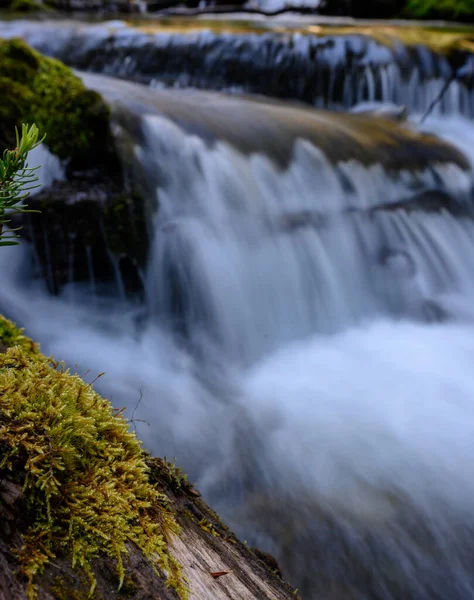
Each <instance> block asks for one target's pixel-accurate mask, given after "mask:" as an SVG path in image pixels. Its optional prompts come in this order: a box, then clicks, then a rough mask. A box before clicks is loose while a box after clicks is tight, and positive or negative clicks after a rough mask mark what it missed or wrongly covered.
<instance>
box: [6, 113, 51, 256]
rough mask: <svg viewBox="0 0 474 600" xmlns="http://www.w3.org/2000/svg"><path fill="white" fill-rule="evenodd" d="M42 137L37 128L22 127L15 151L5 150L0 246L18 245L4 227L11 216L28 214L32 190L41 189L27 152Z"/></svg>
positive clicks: (15, 239)
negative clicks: (28, 201) (26, 202)
mask: <svg viewBox="0 0 474 600" xmlns="http://www.w3.org/2000/svg"><path fill="white" fill-rule="evenodd" d="M43 139H44V137H43V138H41V139H40V138H39V130H38V128H37V127H36V125H31V126H29V125H26V124H24V123H23V124H22V126H21V136H20V135H19V134H18V130H16V148H15V149H14V150H5V152H4V153H3V157H2V158H1V159H0V246H13V245H15V244H17V243H18V242H17V238H18V236H17V235H16V234H15V233H14V232H8V233H7V234H4V233H3V227H4V225H6V224H7V223H8V222H9V218H8V216H9V215H11V214H15V213H24V212H28V211H27V207H26V206H25V205H24V204H23V202H24V200H25V199H26V198H27V197H28V195H29V191H30V190H31V189H33V188H35V187H38V186H37V185H35V184H36V182H37V181H38V176H37V174H36V171H37V170H38V168H39V167H33V168H30V167H28V163H27V159H28V153H29V152H31V150H33V149H34V148H36V147H37V146H39V144H41V142H42V141H43Z"/></svg>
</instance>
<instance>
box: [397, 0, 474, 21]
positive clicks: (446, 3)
mask: <svg viewBox="0 0 474 600" xmlns="http://www.w3.org/2000/svg"><path fill="white" fill-rule="evenodd" d="M403 16H404V17H407V18H409V19H454V20H456V19H466V18H473V17H474V0H408V2H407V4H406V7H405V8H404V10H403Z"/></svg>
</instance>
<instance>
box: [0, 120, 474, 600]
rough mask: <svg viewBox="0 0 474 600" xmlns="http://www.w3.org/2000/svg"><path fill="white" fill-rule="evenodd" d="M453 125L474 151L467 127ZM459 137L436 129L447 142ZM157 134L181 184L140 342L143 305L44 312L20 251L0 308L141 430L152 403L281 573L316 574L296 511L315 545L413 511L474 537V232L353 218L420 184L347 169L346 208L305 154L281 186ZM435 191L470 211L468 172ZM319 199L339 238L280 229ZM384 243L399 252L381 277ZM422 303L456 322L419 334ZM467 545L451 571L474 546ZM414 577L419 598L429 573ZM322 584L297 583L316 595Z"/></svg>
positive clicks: (158, 255)
mask: <svg viewBox="0 0 474 600" xmlns="http://www.w3.org/2000/svg"><path fill="white" fill-rule="evenodd" d="M457 123H459V122H458V121H457ZM458 126H459V130H460V131H462V134H463V137H462V138H461V137H459V136H458V135H457V134H456V136H455V138H456V140H458V137H459V143H460V145H461V146H462V147H463V148H464V149H469V146H468V144H467V142H466V140H469V139H470V140H472V139H474V130H473V128H472V126H471V125H468V124H467V122H464V123H462V126H461V125H458ZM452 127H453V122H452V121H446V122H442V121H432V122H431V125H430V124H427V128H433V129H436V130H437V131H439V132H443V131H445V129H446V128H447V129H448V130H449V131H450V132H451V133H448V136H449V135H451V136H453V135H454V134H453V133H452V132H453V131H454V130H453V128H452ZM146 133H147V137H148V145H147V150H145V149H144V148H141V149H139V151H140V152H148V153H151V155H152V156H155V157H159V161H157V164H158V165H159V168H160V169H161V170H162V171H163V172H165V173H167V174H168V178H167V180H166V184H163V185H162V187H161V188H160V190H159V201H160V203H161V211H160V215H159V218H158V220H157V224H156V229H157V239H156V243H155V245H154V247H153V249H152V252H151V255H150V264H149V267H148V288H147V291H148V298H149V308H150V312H151V313H152V315H153V318H152V319H150V320H149V321H147V323H146V326H145V327H144V328H141V329H140V328H137V326H136V325H135V317H136V316H137V310H138V309H137V308H136V307H132V306H130V307H128V308H127V307H125V308H124V306H123V304H115V303H114V302H113V301H106V300H104V301H103V304H104V306H103V307H102V309H101V308H100V303H99V305H98V306H97V305H95V306H96V307H95V308H91V304H88V302H87V301H86V300H84V301H83V302H82V305H81V306H77V305H71V304H70V303H67V302H66V301H64V300H63V299H61V298H56V299H53V298H50V297H48V296H47V295H46V294H45V293H44V292H43V291H42V290H41V288H40V286H39V285H38V284H32V283H31V282H30V281H29V280H28V274H27V272H26V271H25V269H26V266H25V265H26V264H27V255H28V248H27V247H26V245H24V246H23V248H22V249H18V248H12V249H4V250H3V251H2V252H1V253H0V261H1V262H0V272H1V273H2V276H3V282H4V284H3V285H2V288H1V290H0V307H1V310H2V311H4V312H6V313H7V314H9V315H11V316H12V317H14V318H16V319H17V320H18V321H19V322H21V324H22V325H24V326H25V327H26V328H27V333H29V334H30V335H31V336H32V337H34V338H36V339H39V340H40V341H41V342H42V343H43V349H44V351H45V352H47V353H51V354H54V355H55V356H56V357H57V358H62V359H64V360H66V361H67V362H68V363H69V364H70V365H77V368H78V370H79V372H86V370H87V369H91V373H90V375H88V377H90V379H94V377H95V375H96V374H98V373H99V372H102V371H105V373H106V375H105V376H104V377H102V378H101V379H100V380H99V382H98V384H97V387H98V388H99V389H100V391H101V392H102V393H104V394H105V395H106V396H107V397H109V398H110V399H111V400H112V402H113V404H114V405H115V406H124V405H126V406H127V407H128V414H129V415H131V413H132V410H133V408H134V407H135V405H136V404H137V402H138V400H139V398H140V395H142V396H143V397H142V400H141V402H140V404H139V406H138V407H137V409H136V411H135V413H134V417H135V418H137V419H144V420H147V421H149V423H150V425H146V424H144V423H137V424H136V425H137V427H138V429H139V432H140V435H141V437H142V438H143V439H144V441H145V444H146V445H147V446H148V447H149V448H150V449H151V450H152V451H154V452H156V453H158V454H166V455H167V456H168V457H172V456H176V457H177V459H178V462H179V464H181V465H183V466H184V468H185V470H188V471H189V472H190V473H191V477H192V479H193V480H197V481H198V483H199V485H200V487H201V489H202V490H203V491H204V493H205V494H206V495H207V497H208V498H209V499H210V500H211V501H215V503H216V504H217V506H218V507H219V509H220V510H221V511H222V512H223V515H224V516H225V517H226V518H227V519H229V520H230V522H231V524H234V525H235V526H236V527H238V529H239V531H240V532H241V533H243V534H244V535H245V537H247V538H249V539H252V538H251V536H253V538H254V539H260V540H262V543H263V545H266V547H269V548H270V549H272V550H273V551H274V552H275V553H276V554H277V555H278V556H279V557H283V559H285V557H287V554H288V552H290V554H291V553H292V554H293V556H298V557H299V560H300V565H304V564H306V562H305V561H309V562H311V556H312V554H313V553H316V550H317V549H318V543H319V542H318V541H317V540H316V539H314V540H309V541H308V540H307V539H303V538H301V537H298V536H297V537H296V541H295V542H293V545H291V544H290V548H291V549H290V550H289V551H288V548H285V547H284V546H285V544H283V542H282V541H281V539H280V538H279V534H277V533H278V532H277V530H278V527H279V526H280V525H281V524H283V523H286V522H287V521H285V519H287V518H288V516H287V514H286V511H287V509H288V507H291V511H293V513H294V512H295V511H296V516H297V518H299V519H300V520H301V522H303V523H304V526H303V527H304V530H305V531H308V530H311V527H312V526H313V525H314V526H315V523H317V522H320V521H321V514H323V515H324V514H326V513H331V514H335V515H336V519H339V520H341V522H342V520H344V522H345V520H347V521H348V522H349V523H350V524H351V527H354V528H355V530H357V529H358V528H359V529H360V528H365V527H369V528H370V527H372V528H373V529H371V531H372V534H373V535H374V536H377V535H378V532H381V537H384V536H387V531H386V529H384V527H388V524H390V523H396V522H397V518H398V517H399V514H400V513H402V512H403V511H404V508H405V507H411V508H413V510H414V511H416V512H419V513H421V514H422V515H425V516H426V519H427V522H429V521H430V519H434V522H435V523H437V524H439V523H441V524H442V523H443V514H444V515H446V519H447V518H448V515H449V518H450V519H451V518H453V517H452V515H453V514H454V515H455V519H454V520H455V521H456V522H457V521H458V520H461V522H463V523H465V525H466V527H470V526H471V523H472V522H473V521H474V509H473V508H472V496H473V493H474V478H473V477H472V465H473V464H474V442H473V440H474V370H473V369H472V366H471V365H472V361H473V360H474V308H473V306H474V305H473V298H474V287H473V286H474V224H473V223H472V222H471V221H470V220H467V219H459V218H458V219H455V218H454V217H452V216H450V215H449V214H448V213H446V212H444V211H442V212H441V213H439V214H433V215H428V214H425V213H422V212H419V213H413V214H411V215H409V216H407V215H406V214H405V213H400V212H394V213H390V212H387V213H381V214H377V215H375V216H373V217H372V218H368V217H367V214H364V213H361V214H352V213H351V214H350V215H343V214H341V211H342V210H343V209H345V208H347V207H350V206H353V207H356V208H358V209H366V208H367V207H371V206H375V205H377V204H378V198H380V194H381V193H382V194H383V200H384V202H386V203H389V202H390V201H395V200H397V199H399V197H400V196H404V195H405V190H408V189H409V187H410V183H413V182H410V181H409V176H408V175H407V174H405V175H404V176H402V178H401V179H400V180H398V181H392V180H390V179H389V178H387V176H386V175H385V174H384V173H383V171H382V170H381V169H380V168H376V167H374V168H373V169H372V170H371V171H366V170H364V169H363V168H362V167H360V166H359V167H358V166H357V165H355V164H347V165H345V166H344V167H343V169H344V171H345V175H346V180H349V181H350V183H351V188H352V192H351V193H348V192H347V191H346V190H345V189H344V188H343V187H342V184H341V180H340V179H338V178H337V177H336V174H335V171H334V170H333V169H332V167H330V166H329V165H328V164H327V162H326V161H325V160H324V158H323V157H322V155H321V153H320V152H319V151H316V150H315V149H313V148H310V147H309V146H308V145H307V144H305V143H299V144H298V145H297V148H296V150H295V155H294V159H293V162H292V164H291V166H290V168H289V169H288V171H287V172H286V173H284V174H282V173H281V172H277V171H276V170H275V169H273V167H272V165H271V164H270V163H269V161H268V160H265V159H263V158H262V157H255V156H254V157H253V158H248V157H244V156H243V155H240V154H239V153H237V152H236V151H235V150H233V149H232V148H230V147H229V146H228V145H226V144H216V145H214V146H213V148H208V147H207V146H205V145H204V144H203V143H202V141H201V140H200V139H199V138H198V137H197V136H186V135H184V134H183V133H182V132H181V131H180V130H178V128H176V127H175V126H173V125H171V124H170V123H169V122H165V121H163V119H160V120H159V119H158V117H147V120H146ZM164 140H166V144H165V143H164ZM471 147H472V146H471ZM431 177H434V179H433V180H430V178H431ZM440 180H441V181H443V183H444V185H445V187H446V188H447V189H449V190H450V191H452V192H453V194H454V193H455V194H456V195H457V196H458V197H459V198H461V199H465V197H466V194H467V192H468V188H469V185H470V183H471V181H470V177H468V176H466V175H465V174H462V173H461V172H460V171H459V169H454V168H440V169H438V170H437V174H436V176H435V175H433V174H431V175H430V174H425V175H424V176H423V177H422V178H421V181H422V182H423V183H424V186H425V187H428V188H429V187H430V186H431V185H432V184H433V182H435V181H438V182H439V181H440ZM314 196H317V200H316V201H315V199H314ZM315 204H316V206H317V208H318V211H321V212H323V213H325V214H328V215H329V216H330V221H329V224H328V225H327V226H326V227H323V228H319V227H302V228H301V229H296V230H294V231H290V232H283V233H282V232H281V231H279V229H278V226H279V225H278V224H280V225H281V217H282V216H285V215H286V214H288V213H290V214H294V213H296V214H297V213H298V212H301V211H304V210H307V209H308V208H313V207H314V205H315ZM163 231H164V233H163ZM169 238H170V239H169ZM381 248H388V249H389V250H390V252H391V254H389V259H388V260H387V261H386V262H385V266H384V265H382V264H380V260H379V259H378V256H379V253H380V250H381ZM168 260H171V262H172V263H173V265H176V263H177V262H178V261H179V260H181V261H182V263H181V265H180V268H181V270H182V273H184V275H183V277H182V280H181V289H182V291H184V292H186V293H188V294H189V297H190V298H189V303H188V305H187V307H186V310H185V322H186V326H187V330H188V334H189V339H188V341H187V342H185V341H183V339H182V338H181V337H180V336H178V335H176V334H173V333H172V332H170V306H169V304H168V303H169V302H170V301H169V299H168V297H167V293H166V290H167V289H168V287H169V281H168V280H167V279H166V274H167V271H166V268H167V266H166V265H167V261H168ZM20 274H21V276H20ZM82 293H84V294H86V293H87V292H84V291H82ZM75 297H76V298H77V297H78V294H76V296H75ZM427 301H429V302H432V303H434V305H435V306H438V307H440V308H441V309H442V311H443V313H445V314H446V315H447V320H446V322H442V323H426V322H424V307H426V302H427ZM261 496H263V497H266V498H267V499H268V497H269V498H271V503H270V504H268V505H267V508H268V513H270V509H275V511H276V515H277V516H276V517H275V518H274V519H273V520H272V519H271V517H269V516H268V514H267V515H266V516H262V514H261V510H262V509H261V506H260V505H259V502H258V500H259V498H260V497H261ZM400 506H402V508H400ZM298 510H299V512H298ZM443 511H444V512H443ZM268 519H270V522H269V521H268ZM293 525H294V523H293V524H292V523H291V522H289V523H288V528H291V527H292V526H293ZM432 527H433V530H434V529H435V526H434V525H432ZM252 529H253V531H252ZM280 533H281V532H280ZM285 543H286V542H285ZM394 543H395V542H394ZM411 543H413V544H415V545H416V540H415V541H413V542H411ZM450 543H451V542H450ZM278 544H280V545H278ZM459 544H460V542H459ZM459 544H458V540H457V539H456V540H454V541H453V542H452V544H451V545H450V552H451V554H452V555H453V556H454V555H456V552H458V553H459V556H461V554H462V553H463V552H464V551H465V548H464V547H463V546H462V544H461V545H459ZM402 548H405V547H404V546H403V545H402ZM363 552H364V551H363V549H362V550H361V555H362V556H363ZM400 556H401V555H400ZM456 556H457V555H456ZM336 558H337V557H336ZM362 560H363V559H362V558H361V561H362ZM285 564H288V565H290V566H289V571H288V572H287V573H288V575H289V576H290V577H294V578H302V579H303V580H304V578H303V577H302V575H301V573H300V569H299V568H295V567H294V566H293V567H292V566H291V560H288V563H285ZM308 564H309V563H308ZM431 567H433V565H431ZM372 568H373V569H374V571H375V572H377V568H379V569H380V570H381V572H382V571H383V568H382V567H377V566H376V565H374V566H373V567H372ZM443 568H445V569H447V568H448V567H446V565H444V566H443V567H440V569H441V571H440V572H442V573H443V574H444V577H445V579H446V581H447V582H450V581H451V580H455V583H453V584H452V589H457V590H458V593H459V594H460V595H459V596H455V595H452V596H451V597H453V598H454V597H456V598H457V597H459V598H467V597H472V596H466V595H464V596H463V594H465V592H462V593H461V592H459V590H460V589H461V588H462V585H464V584H465V581H464V579H465V578H468V574H466V573H464V571H462V569H461V571H462V573H461V575H459V574H458V575H453V574H452V573H451V572H449V573H448V572H445V571H443V570H442V569H443ZM459 568H460V567H459ZM413 569H414V567H413ZM453 569H454V567H453ZM454 570H455V569H454ZM408 571H409V569H408ZM380 576H381V575H380ZM314 577H315V578H317V573H315V574H314ZM407 577H408V576H407ZM410 577H411V580H410V581H412V586H413V588H410V589H412V591H413V590H414V589H415V587H416V586H415V584H414V583H413V582H415V581H416V578H417V577H419V578H420V581H421V580H424V577H422V576H421V575H419V574H418V573H417V572H416V570H415V572H414V573H412V574H411V575H410ZM456 577H458V579H460V580H462V581H461V583H459V581H458V580H457V579H456ZM306 578H307V576H306ZM463 578H464V579H463ZM315 585H316V584H315V583H314V581H311V582H310V583H309V584H308V583H307V582H304V583H303V584H302V588H301V589H304V590H305V591H306V597H307V598H310V597H315V596H314V593H315V592H314V590H315V589H316V588H315V587H314V586H315ZM420 585H422V584H421V583H420ZM446 585H448V588H449V583H446ZM466 585H467V584H466ZM456 586H457V587H456ZM449 589H451V588H449ZM462 589H464V588H462ZM308 590H312V591H308ZM422 592H423V590H422ZM425 592H426V590H425ZM362 593H363V590H362ZM374 597H387V598H390V597H392V596H390V595H389V594H388V592H387V594H385V596H384V595H383V594H381V595H380V596H374ZM395 597H397V596H395ZM399 597H400V596H399ZM402 597H404V598H407V597H408V596H407V595H405V596H402ZM409 597H414V598H415V597H417V598H418V597H419V598H427V597H432V596H429V595H427V594H426V593H425V595H424V596H423V593H421V595H420V596H416V594H415V592H414V591H413V596H409Z"/></svg>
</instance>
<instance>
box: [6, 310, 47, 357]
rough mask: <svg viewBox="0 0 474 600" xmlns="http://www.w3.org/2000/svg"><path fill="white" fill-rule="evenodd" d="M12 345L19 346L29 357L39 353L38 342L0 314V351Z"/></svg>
mask: <svg viewBox="0 0 474 600" xmlns="http://www.w3.org/2000/svg"><path fill="white" fill-rule="evenodd" d="M13 346H19V347H20V348H21V349H22V350H23V351H24V352H25V353H26V354H28V355H30V356H31V357H34V356H37V355H39V347H38V344H35V343H34V342H33V341H32V340H30V338H28V337H26V336H25V335H23V329H19V328H18V327H17V326H16V325H15V323H13V322H12V321H9V320H8V319H5V317H2V316H1V315H0V352H2V351H4V350H6V349H7V348H12V347H13Z"/></svg>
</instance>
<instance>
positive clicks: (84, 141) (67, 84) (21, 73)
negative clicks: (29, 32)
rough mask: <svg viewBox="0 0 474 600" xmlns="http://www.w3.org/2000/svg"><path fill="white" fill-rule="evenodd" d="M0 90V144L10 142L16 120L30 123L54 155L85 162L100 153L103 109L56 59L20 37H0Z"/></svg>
mask: <svg viewBox="0 0 474 600" xmlns="http://www.w3.org/2000/svg"><path fill="white" fill-rule="evenodd" d="M0 88H1V90H2V94H1V96H0V123H1V126H0V140H2V142H1V143H3V144H11V143H12V140H11V135H12V132H13V134H14V128H15V126H19V124H20V123H21V122H22V121H23V122H27V123H32V122H34V123H36V125H37V126H38V127H39V130H40V131H41V132H42V133H45V134H46V144H47V146H49V148H50V149H51V151H52V152H54V153H55V154H57V155H58V156H59V157H60V158H73V159H75V160H78V161H84V160H87V161H88V162H91V161H94V160H97V158H98V157H100V156H101V155H103V154H104V149H105V144H106V142H107V140H108V129H109V110H108V107H107V106H106V104H105V103H104V102H103V100H102V98H101V96H100V95H99V94H97V93H96V92H93V91H90V90H87V89H86V88H85V87H84V85H83V83H82V81H81V80H80V79H79V78H78V77H76V76H75V75H74V74H73V73H72V71H71V70H70V69H68V68H67V67H66V66H64V65H63V64H62V63H61V62H59V61H58V60H54V59H51V58H46V57H44V56H42V55H41V54H39V53H38V52H36V51H35V50H33V49H32V48H30V47H29V46H27V45H26V44H25V43H24V42H23V41H21V40H17V39H13V40H5V41H0ZM1 143H0V145H1ZM0 150H1V148H0Z"/></svg>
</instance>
